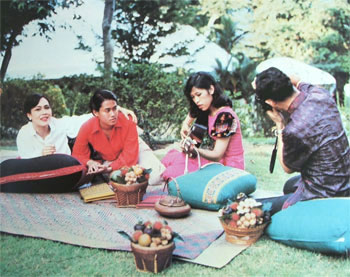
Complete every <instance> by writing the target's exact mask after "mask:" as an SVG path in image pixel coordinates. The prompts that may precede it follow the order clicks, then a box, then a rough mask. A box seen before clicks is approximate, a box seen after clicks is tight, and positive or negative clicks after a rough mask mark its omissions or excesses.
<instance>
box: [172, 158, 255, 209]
mask: <svg viewBox="0 0 350 277" xmlns="http://www.w3.org/2000/svg"><path fill="white" fill-rule="evenodd" d="M175 180H176V182H177V183H178V185H179V188H180V192H181V196H182V198H183V200H184V201H185V202H187V203H188V204H189V205H191V207H193V208H199V209H206V210H219V209H220V208H222V207H223V206H224V205H225V204H226V203H227V200H228V199H231V200H235V198H236V196H237V194H238V193H240V192H244V193H246V194H250V193H252V192H254V191H255V189H256V177H255V176H254V175H252V174H250V173H248V172H247V171H244V170H241V169H238V168H233V167H229V166H224V165H222V164H219V163H211V164H207V165H205V166H203V167H202V168H201V169H199V170H197V171H195V172H191V173H188V174H185V175H182V176H179V177H177V178H176V179H175ZM168 190H169V194H170V195H177V186H176V183H175V181H174V180H173V181H171V182H169V185H168Z"/></svg>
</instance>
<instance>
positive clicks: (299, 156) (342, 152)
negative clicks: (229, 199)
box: [253, 67, 350, 213]
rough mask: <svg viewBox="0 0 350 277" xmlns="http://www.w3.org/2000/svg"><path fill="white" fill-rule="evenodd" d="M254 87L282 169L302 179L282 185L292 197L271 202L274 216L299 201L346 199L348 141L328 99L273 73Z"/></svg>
mask: <svg viewBox="0 0 350 277" xmlns="http://www.w3.org/2000/svg"><path fill="white" fill-rule="evenodd" d="M293 85H294V86H293ZM253 87H254V88H255V92H256V94H257V97H258V99H260V101H262V102H264V103H266V104H268V105H270V106H271V110H268V111H267V114H268V116H269V117H270V118H271V120H272V121H273V122H274V123H275V124H276V135H277V136H278V159H279V161H280V163H281V165H282V168H283V169H284V171H285V172H287V173H292V172H300V173H301V175H300V176H298V177H296V178H293V181H289V182H287V183H286V185H287V186H288V187H285V188H284V191H285V192H291V193H289V194H286V195H284V196H282V197H278V198H274V199H270V200H271V201H272V204H273V207H272V209H273V210H272V213H274V212H276V211H278V210H280V209H281V208H287V207H288V206H290V205H293V204H294V203H296V202H297V201H300V200H308V199H313V198H327V197H337V196H350V148H349V141H348V138H347V136H346V133H345V130H344V128H343V125H342V122H341V117H340V114H339V111H338V109H337V106H336V103H335V101H334V100H333V99H332V98H331V96H330V94H329V93H328V92H327V91H326V90H324V89H322V88H320V87H317V86H313V85H310V84H306V83H302V82H300V81H299V80H298V79H297V78H295V77H291V78H289V77H287V76H286V75H285V74H284V73H283V72H281V71H280V70H278V69H277V68H274V67H271V68H269V69H267V70H265V71H263V72H261V73H260V74H258V75H257V76H256V79H255V81H254V82H253ZM266 200H267V199H266ZM263 202H265V201H263Z"/></svg>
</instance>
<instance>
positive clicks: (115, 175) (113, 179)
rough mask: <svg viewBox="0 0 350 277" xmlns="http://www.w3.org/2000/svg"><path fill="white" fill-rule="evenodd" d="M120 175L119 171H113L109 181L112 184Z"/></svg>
mask: <svg viewBox="0 0 350 277" xmlns="http://www.w3.org/2000/svg"><path fill="white" fill-rule="evenodd" d="M121 174H122V172H121V170H114V171H113V172H112V173H111V180H112V181H114V182H116V181H117V178H118V176H120V175H121Z"/></svg>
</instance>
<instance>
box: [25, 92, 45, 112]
mask: <svg viewBox="0 0 350 277" xmlns="http://www.w3.org/2000/svg"><path fill="white" fill-rule="evenodd" d="M41 98H45V99H46V100H47V102H49V104H50V100H49V99H48V98H47V97H46V96H44V95H42V94H39V93H34V94H31V95H28V96H27V97H26V100H25V101H24V106H23V108H24V113H25V114H27V113H30V112H31V110H32V109H33V108H34V107H35V106H37V105H38V103H39V101H40V99H41Z"/></svg>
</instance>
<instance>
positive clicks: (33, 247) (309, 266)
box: [0, 139, 350, 277]
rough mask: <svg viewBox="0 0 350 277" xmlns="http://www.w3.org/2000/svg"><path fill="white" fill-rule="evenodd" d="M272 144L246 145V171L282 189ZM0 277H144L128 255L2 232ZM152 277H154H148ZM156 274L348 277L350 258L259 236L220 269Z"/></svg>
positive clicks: (178, 264) (179, 267) (177, 268)
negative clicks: (273, 163) (271, 163)
mask: <svg viewBox="0 0 350 277" xmlns="http://www.w3.org/2000/svg"><path fill="white" fill-rule="evenodd" d="M272 144H273V142H272V143H271V142H270V141H267V143H266V142H265V143H263V140H261V139H259V140H256V139H253V140H249V141H245V143H244V145H245V150H246V169H247V170H248V171H250V172H251V173H253V174H255V175H256V176H257V178H258V188H261V189H266V190H279V191H280V190H281V189H282V187H283V184H284V182H285V181H286V180H287V179H288V178H289V177H291V175H288V174H285V173H283V172H282V169H281V167H280V166H279V164H278V162H276V167H275V172H274V173H273V174H270V173H269V170H268V168H269V161H270V154H271V151H272V148H273V145H272ZM0 239H1V246H0V251H1V252H0V255H1V256H0V268H1V271H0V276H144V275H145V273H140V272H137V271H136V268H135V265H134V260H133V256H132V254H131V253H129V252H122V251H106V250H98V249H90V248H83V247H77V246H71V245H66V244H62V243H58V242H53V241H47V240H41V239H32V238H24V237H17V236H12V235H6V234H1V236H0ZM149 275H152V274H149ZM158 275H160V276H162V275H166V276H184V277H185V276H350V259H346V258H344V257H336V256H327V255H322V254H319V253H313V252H310V251H306V250H300V249H296V248H292V247H288V246H284V245H282V244H279V243H276V242H274V241H272V240H270V239H268V238H267V237H266V236H263V237H262V238H261V239H260V240H259V241H258V242H257V243H255V244H254V245H252V246H251V247H249V248H247V249H246V250H245V251H244V252H243V253H241V254H240V255H238V256H237V257H235V258H234V259H233V260H232V261H231V262H230V263H229V264H228V265H227V266H225V267H224V268H222V269H214V268H210V267H205V266H201V265H197V264H191V263H186V262H182V261H178V260H174V262H173V265H172V266H171V267H170V268H169V269H167V270H166V271H164V272H162V273H160V274H158Z"/></svg>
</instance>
